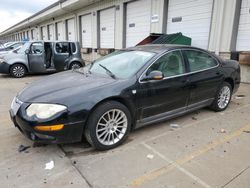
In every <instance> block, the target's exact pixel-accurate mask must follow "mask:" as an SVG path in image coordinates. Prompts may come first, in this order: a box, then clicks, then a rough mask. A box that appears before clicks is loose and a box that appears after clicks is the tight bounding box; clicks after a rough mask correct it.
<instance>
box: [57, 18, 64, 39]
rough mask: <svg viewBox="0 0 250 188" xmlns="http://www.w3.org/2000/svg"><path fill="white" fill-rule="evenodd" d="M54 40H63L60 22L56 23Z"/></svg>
mask: <svg viewBox="0 0 250 188" xmlns="http://www.w3.org/2000/svg"><path fill="white" fill-rule="evenodd" d="M56 39H57V40H64V35H63V23H62V22H57V23H56Z"/></svg>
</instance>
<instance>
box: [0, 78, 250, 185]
mask: <svg viewBox="0 0 250 188" xmlns="http://www.w3.org/2000/svg"><path fill="white" fill-rule="evenodd" d="M44 76H46V75H40V76H27V77H25V78H22V79H14V78H11V77H9V76H6V75H1V74H0V126H1V127H0V143H1V145H0V147H1V148H0V153H1V154H0V168H1V172H0V181H1V187H45V186H46V187H61V186H66V187H82V188H85V187H86V188H89V187H91V188H92V187H98V188H99V187H100V188H113V187H114V188H118V187H131V188H137V187H148V188H158V187H206V188H209V187H225V188H229V187H237V188H248V187H250V160H249V159H250V147H249V143H250V116H249V112H250V94H249V93H250V85H249V84H241V87H240V89H239V91H238V93H236V95H234V96H233V99H232V102H231V105H230V106H229V108H228V109H227V110H226V111H224V112H220V113H215V112H213V111H210V110H209V109H203V110H199V111H196V112H193V113H191V114H188V115H185V116H183V117H179V118H176V119H172V120H169V121H166V122H163V123H160V124H155V125H149V126H147V127H143V128H141V129H138V130H136V131H134V132H132V133H131V134H130V136H129V139H128V140H127V141H126V142H125V143H124V144H123V145H122V146H120V147H118V148H116V149H113V150H109V151H105V152H98V151H95V150H93V149H92V148H91V147H89V145H88V144H87V143H85V142H83V143H76V144H65V145H47V146H45V145H33V142H31V141H29V140H28V139H26V138H25V137H24V136H23V135H22V134H21V133H20V132H19V131H18V129H17V128H15V127H14V125H13V124H12V122H11V121H10V118H9V114H8V110H9V108H10V103H11V100H12V99H13V97H14V96H15V95H16V94H17V92H19V91H21V90H22V88H24V87H25V86H26V85H27V84H29V83H31V82H33V81H35V80H37V79H40V78H42V77H44ZM20 145H23V146H30V148H27V149H26V150H25V151H22V152H19V151H18V149H19V147H20ZM51 161H53V162H54V166H52V169H50V170H49V169H45V167H46V163H49V162H51Z"/></svg>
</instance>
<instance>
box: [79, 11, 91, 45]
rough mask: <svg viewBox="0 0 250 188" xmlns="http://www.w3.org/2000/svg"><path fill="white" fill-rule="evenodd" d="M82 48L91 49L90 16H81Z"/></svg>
mask: <svg viewBox="0 0 250 188" xmlns="http://www.w3.org/2000/svg"><path fill="white" fill-rule="evenodd" d="M81 38H82V47H84V48H91V47H92V21H91V14H88V15H84V16H81Z"/></svg>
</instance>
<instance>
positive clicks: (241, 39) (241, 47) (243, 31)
mask: <svg viewBox="0 0 250 188" xmlns="http://www.w3.org/2000/svg"><path fill="white" fill-rule="evenodd" d="M249 10H250V0H242V4H241V11H240V23H239V29H238V36H237V45H236V50H237V51H250V14H249Z"/></svg>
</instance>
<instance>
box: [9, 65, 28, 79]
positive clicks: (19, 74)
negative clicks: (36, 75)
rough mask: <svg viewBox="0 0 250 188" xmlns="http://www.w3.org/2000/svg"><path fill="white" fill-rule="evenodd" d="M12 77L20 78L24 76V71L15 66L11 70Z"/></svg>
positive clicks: (20, 67)
mask: <svg viewBox="0 0 250 188" xmlns="http://www.w3.org/2000/svg"><path fill="white" fill-rule="evenodd" d="M12 72H13V75H14V76H16V77H22V76H24V74H25V70H24V67H23V66H20V65H17V66H15V67H14V68H13V71H12Z"/></svg>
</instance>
